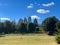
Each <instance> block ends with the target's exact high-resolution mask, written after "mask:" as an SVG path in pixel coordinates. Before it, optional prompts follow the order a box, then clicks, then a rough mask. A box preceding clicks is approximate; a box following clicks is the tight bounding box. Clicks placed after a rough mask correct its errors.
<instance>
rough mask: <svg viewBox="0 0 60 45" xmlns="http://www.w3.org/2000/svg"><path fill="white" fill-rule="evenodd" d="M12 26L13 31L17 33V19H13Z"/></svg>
mask: <svg viewBox="0 0 60 45" xmlns="http://www.w3.org/2000/svg"><path fill="white" fill-rule="evenodd" d="M11 28H12V33H16V32H17V29H16V22H15V21H12V24H11Z"/></svg>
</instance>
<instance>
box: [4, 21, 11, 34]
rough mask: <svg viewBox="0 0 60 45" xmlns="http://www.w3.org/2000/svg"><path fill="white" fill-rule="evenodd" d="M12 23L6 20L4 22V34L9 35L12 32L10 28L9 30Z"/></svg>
mask: <svg viewBox="0 0 60 45" xmlns="http://www.w3.org/2000/svg"><path fill="white" fill-rule="evenodd" d="M11 24H12V23H11V22H10V21H8V20H6V21H5V22H4V32H5V33H11V32H12V28H11V26H12V25H11Z"/></svg>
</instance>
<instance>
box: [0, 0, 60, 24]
mask: <svg viewBox="0 0 60 45" xmlns="http://www.w3.org/2000/svg"><path fill="white" fill-rule="evenodd" d="M59 14H60V0H0V18H5V19H8V20H9V19H10V20H11V21H12V20H16V21H18V19H20V18H24V17H28V16H31V17H32V19H34V18H37V19H38V21H39V23H41V22H42V21H43V20H44V19H45V18H47V17H50V16H56V17H57V18H58V19H60V15H59ZM2 20H3V19H2Z"/></svg>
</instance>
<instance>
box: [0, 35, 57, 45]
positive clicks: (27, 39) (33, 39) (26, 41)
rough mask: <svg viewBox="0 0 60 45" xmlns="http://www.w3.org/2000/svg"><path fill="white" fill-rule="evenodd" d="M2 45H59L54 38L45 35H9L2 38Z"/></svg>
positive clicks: (0, 38)
mask: <svg viewBox="0 0 60 45" xmlns="http://www.w3.org/2000/svg"><path fill="white" fill-rule="evenodd" d="M0 45H57V43H56V41H55V37H54V36H48V35H43V34H26V35H20V34H7V35H4V37H0Z"/></svg>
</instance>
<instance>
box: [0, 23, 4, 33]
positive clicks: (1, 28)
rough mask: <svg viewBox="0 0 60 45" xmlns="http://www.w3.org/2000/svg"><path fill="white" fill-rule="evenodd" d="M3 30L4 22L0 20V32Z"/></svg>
mask: <svg viewBox="0 0 60 45" xmlns="http://www.w3.org/2000/svg"><path fill="white" fill-rule="evenodd" d="M3 32H4V24H3V23H1V22H0V34H2V33H3Z"/></svg>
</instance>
